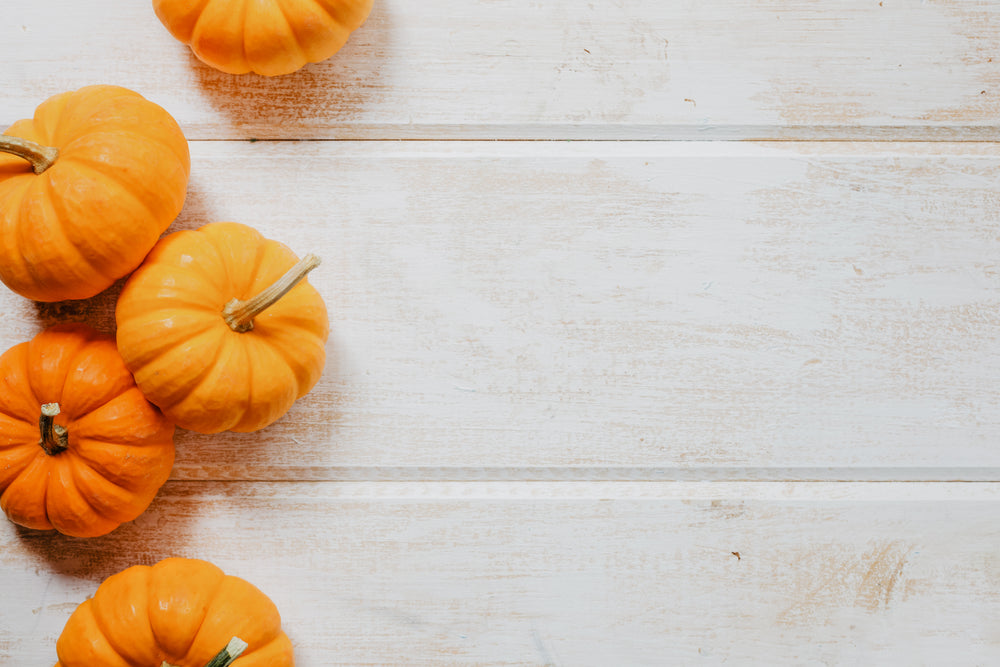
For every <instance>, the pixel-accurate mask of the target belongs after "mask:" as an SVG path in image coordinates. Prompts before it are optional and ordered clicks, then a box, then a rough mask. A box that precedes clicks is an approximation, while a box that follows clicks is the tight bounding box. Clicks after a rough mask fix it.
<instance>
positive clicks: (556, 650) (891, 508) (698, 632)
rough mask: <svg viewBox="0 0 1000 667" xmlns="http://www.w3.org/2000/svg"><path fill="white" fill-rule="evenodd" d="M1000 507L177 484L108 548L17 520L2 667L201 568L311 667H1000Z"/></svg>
mask: <svg viewBox="0 0 1000 667" xmlns="http://www.w3.org/2000/svg"><path fill="white" fill-rule="evenodd" d="M998 492H1000V489H998V488H997V486H996V485H993V484H974V485H937V484H929V485H918V484H913V485H898V484H860V485H852V484H767V483H756V484H749V485H733V484H725V483H721V484H720V483H710V484H683V483H668V484H643V483H629V484H605V485H602V484H578V483H572V484H567V485H558V484H557V485H553V484H536V485H532V484H530V483H522V484H510V485H504V484H501V485H469V484H457V485H446V484H441V485H437V486H433V487H429V486H428V485H423V484H419V485H400V484H392V483H389V484H362V485H351V484H336V483H320V484H306V483H287V484H280V483H279V484H265V483H255V484H251V485H245V484H233V483H228V484H226V483H221V484H220V483H214V484H213V483H168V485H167V487H166V488H165V490H164V492H163V493H162V494H161V495H160V497H159V498H158V499H157V500H156V501H155V502H154V504H153V507H152V508H151V509H150V511H148V512H147V513H146V514H145V515H143V516H142V517H140V518H139V519H138V520H137V521H136V522H135V523H134V524H131V525H128V526H125V527H123V528H122V529H120V530H119V531H117V532H115V533H114V534H112V535H111V536H109V537H106V538H99V539H94V540H75V539H67V538H62V537H59V536H55V535H51V534H49V535H42V534H38V533H27V532H21V531H18V530H15V528H14V527H12V526H11V525H9V524H3V525H0V566H2V568H3V572H5V573H13V572H16V573H17V574H18V576H17V577H9V578H8V579H7V580H6V581H5V582H4V598H5V600H7V601H10V600H17V601H18V603H17V604H13V605H12V604H7V603H5V604H4V605H2V606H0V628H4V629H5V630H6V632H5V633H4V635H3V636H2V637H0V663H3V664H9V665H15V664H16V665H47V664H52V663H53V662H54V657H55V650H54V644H55V639H56V637H57V636H58V634H59V632H60V631H61V628H62V625H63V624H64V623H65V621H66V618H67V617H68V616H69V614H70V613H71V612H72V610H73V609H74V608H75V606H76V605H77V604H78V603H79V602H80V601H81V600H83V599H84V598H85V597H86V596H88V595H91V594H93V591H94V590H95V588H96V587H97V585H98V583H99V582H100V581H101V580H102V579H103V578H104V577H106V576H108V575H110V574H112V573H114V572H116V571H118V570H120V569H122V568H125V567H127V566H129V565H133V564H136V563H146V564H151V563H153V562H155V561H157V560H159V559H161V558H163V557H166V556H177V555H182V556H192V557H200V558H208V559H211V560H212V561H214V562H215V563H217V564H218V565H220V566H221V567H223V568H224V569H225V570H227V571H229V572H230V573H233V574H237V575H239V576H243V577H244V578H247V579H249V580H251V581H253V582H254V583H255V584H257V585H258V586H259V587H260V588H261V589H262V590H264V591H265V592H266V593H267V594H268V595H270V596H271V597H272V598H273V599H274V601H275V602H276V603H277V604H278V607H279V609H281V610H282V617H283V621H284V624H285V626H286V630H287V632H288V634H289V635H290V637H291V638H292V640H293V642H294V643H295V647H296V654H297V664H298V665H300V666H301V667H325V666H328V665H385V664H393V665H396V664H400V665H402V664H406V665H473V664H475V665H486V664H490V665H525V666H527V665H532V666H541V665H580V666H586V665H593V666H594V667H604V666H606V665H626V664H627V665H650V666H652V665H664V664H721V663H723V662H728V663H732V664H769V665H803V664H928V665H934V664H950V665H976V664H979V665H984V664H992V663H994V662H995V657H996V648H997V644H998V643H1000V627H998V626H997V618H998V617H1000V599H998V597H997V596H996V590H997V587H998V586H1000V556H998V554H997V550H996V545H997V542H998V540H1000V528H998V526H997V524H996V517H997V512H998V505H997V502H998ZM278 526H280V529H278V528H277V527H278Z"/></svg>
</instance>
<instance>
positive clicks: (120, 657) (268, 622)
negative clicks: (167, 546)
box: [56, 558, 295, 667]
mask: <svg viewBox="0 0 1000 667" xmlns="http://www.w3.org/2000/svg"><path fill="white" fill-rule="evenodd" d="M241 649H242V655H239V653H240V652H241ZM56 652H57V653H58V656H59V662H58V663H57V664H56V667H129V666H130V665H144V666H148V667H163V666H166V667H207V666H208V665H211V666H212V667H225V666H226V665H233V667H292V666H293V665H294V664H295V660H294V658H293V655H292V644H291V642H290V641H289V639H288V636H287V635H285V633H284V632H282V630H281V616H280V615H279V614H278V609H277V607H275V606H274V603H273V602H271V600H270V599H268V597H267V596H266V595H264V594H263V593H262V592H261V591H260V590H259V589H257V588H256V587H255V586H253V585H252V584H250V583H248V582H246V581H244V580H243V579H240V578H239V577H233V576H229V575H226V574H224V573H223V572H222V570H220V569H219V568H218V567H216V566H215V565H212V564H211V563H208V562H206V561H203V560H194V559H188V558H167V559H166V560H162V561H160V562H159V563H156V564H155V565H153V566H146V565H135V566H133V567H130V568H128V569H126V570H123V571H121V572H119V573H117V574H113V575H111V576H110V577H108V578H107V579H106V580H105V581H104V583H102V584H101V585H100V586H99V587H98V588H97V592H96V593H95V594H94V597H93V598H91V599H90V600H87V601H85V602H83V603H82V604H81V605H80V606H79V607H77V608H76V611H74V612H73V614H72V615H71V616H70V617H69V620H68V621H67V622H66V626H65V627H64V628H63V631H62V634H61V635H60V636H59V639H58V641H57V642H56ZM234 653H235V654H237V655H233V654H234ZM236 657H238V659H236V660H235V661H234V660H233V658H236Z"/></svg>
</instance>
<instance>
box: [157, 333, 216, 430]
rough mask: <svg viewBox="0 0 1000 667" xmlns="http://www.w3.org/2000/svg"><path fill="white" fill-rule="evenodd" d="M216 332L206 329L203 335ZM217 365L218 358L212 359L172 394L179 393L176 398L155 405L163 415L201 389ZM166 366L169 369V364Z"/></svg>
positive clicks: (172, 397)
mask: <svg viewBox="0 0 1000 667" xmlns="http://www.w3.org/2000/svg"><path fill="white" fill-rule="evenodd" d="M217 331H219V330H216V329H208V330H206V331H205V333H206V334H210V333H216V332H217ZM221 333H223V335H225V333H226V332H221ZM157 361H162V360H157ZM218 365H219V357H216V358H215V359H213V360H212V363H210V364H205V365H204V366H203V367H202V369H201V370H200V371H199V373H198V375H196V376H195V378H194V380H193V381H188V382H187V383H185V386H184V387H182V388H181V389H182V391H181V392H174V394H178V393H179V395H178V396H171V397H170V398H169V399H165V400H163V402H162V403H158V404H157V405H158V406H159V408H160V409H161V410H163V411H164V413H166V412H167V411H168V410H170V409H172V408H173V407H175V406H176V405H177V404H178V403H180V402H182V401H184V400H185V399H186V398H187V397H188V396H189V395H191V394H193V393H195V392H197V391H198V388H199V387H201V385H202V384H204V383H205V382H206V381H207V380H208V378H209V376H211V375H212V371H214V370H215V367H216V366H218ZM167 366H168V367H169V364H168V365H167ZM139 370H141V369H139Z"/></svg>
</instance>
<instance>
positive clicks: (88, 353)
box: [59, 337, 135, 429]
mask: <svg viewBox="0 0 1000 667" xmlns="http://www.w3.org/2000/svg"><path fill="white" fill-rule="evenodd" d="M100 342H101V338H96V337H92V338H90V339H89V340H88V341H87V344H86V345H81V346H80V347H79V348H78V349H77V350H76V351H75V352H74V353H73V356H71V357H70V358H69V359H67V361H66V363H67V364H69V366H70V370H69V371H68V372H67V373H66V376H65V377H64V378H63V384H62V389H60V391H59V396H60V398H61V399H62V401H63V402H62V403H61V404H60V405H61V406H62V408H63V412H65V413H66V417H67V419H68V420H70V421H72V422H77V421H79V420H80V419H83V418H86V417H87V416H88V415H90V414H91V413H92V412H96V411H98V410H100V409H101V408H103V407H104V406H106V405H108V404H109V403H111V402H112V401H114V400H115V399H116V398H118V397H119V396H122V395H123V394H124V393H125V392H127V391H128V390H129V389H131V388H132V387H133V386H135V381H134V379H133V378H132V376H131V374H129V375H128V377H127V378H126V377H125V376H124V375H123V374H119V377H118V380H119V384H118V386H113V387H111V389H110V391H114V390H116V389H120V391H117V393H111V394H109V395H106V396H105V395H103V394H102V397H101V398H102V399H103V400H101V402H100V403H97V404H94V405H91V406H90V407H89V408H88V409H87V411H86V412H82V411H81V408H80V406H79V405H77V403H76V401H74V400H73V398H74V393H73V392H71V391H69V384H70V382H71V381H73V382H75V381H76V380H77V373H79V372H80V371H81V370H84V369H86V368H87V366H86V365H85V364H84V362H91V363H97V364H98V365H104V364H107V362H106V361H104V360H101V359H98V358H96V357H97V355H99V354H100V353H101V350H100V349H99V348H97V349H94V347H95V345H97V344H99V343H100ZM109 342H111V344H112V345H114V342H113V341H109ZM113 349H114V351H115V356H118V348H117V347H115V348H113ZM115 362H117V363H120V364H121V369H120V370H121V371H122V372H123V373H128V369H127V368H125V362H124V361H121V362H118V360H117V359H115ZM117 363H116V365H117ZM111 380H112V378H111V377H110V374H108V375H106V376H105V377H103V378H101V382H100V384H101V385H104V384H108V385H111ZM123 380H127V382H122V381H123ZM101 389H104V388H103V387H101ZM92 391H96V390H92ZM72 425H73V426H75V424H72ZM69 427H70V424H67V429H68V428H69Z"/></svg>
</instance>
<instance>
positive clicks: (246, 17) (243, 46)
mask: <svg viewBox="0 0 1000 667" xmlns="http://www.w3.org/2000/svg"><path fill="white" fill-rule="evenodd" d="M240 5H241V7H242V9H243V17H242V18H241V19H240V23H241V24H242V27H243V29H242V30H241V31H240V52H241V54H242V56H241V57H242V58H243V64H244V65H246V67H247V68H248V69H249V70H250V71H253V65H252V64H251V63H250V57H249V56H248V55H247V34H248V31H247V24H248V23H249V21H250V7H249V6H248V5H249V3H248V2H247V1H246V0H241V2H240Z"/></svg>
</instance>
